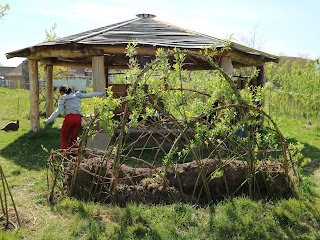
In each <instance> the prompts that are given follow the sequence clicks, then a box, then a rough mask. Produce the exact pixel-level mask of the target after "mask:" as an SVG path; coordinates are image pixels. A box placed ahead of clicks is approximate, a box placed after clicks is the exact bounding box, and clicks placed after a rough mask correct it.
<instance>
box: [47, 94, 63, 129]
mask: <svg viewBox="0 0 320 240" xmlns="http://www.w3.org/2000/svg"><path fill="white" fill-rule="evenodd" d="M64 102H65V99H64V98H62V99H60V100H59V101H58V108H57V109H56V111H54V112H53V113H52V114H51V116H50V117H49V118H48V119H46V120H44V123H45V124H49V123H51V122H53V120H54V119H55V118H56V117H58V116H59V115H60V113H61V112H62V111H63V109H64Z"/></svg>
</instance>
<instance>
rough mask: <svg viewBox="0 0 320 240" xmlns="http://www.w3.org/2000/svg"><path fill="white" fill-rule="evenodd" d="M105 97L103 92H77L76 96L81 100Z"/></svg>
mask: <svg viewBox="0 0 320 240" xmlns="http://www.w3.org/2000/svg"><path fill="white" fill-rule="evenodd" d="M103 95H104V93H103V92H91V93H81V92H76V96H77V97H79V98H91V97H101V96H103Z"/></svg>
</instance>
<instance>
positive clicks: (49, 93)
mask: <svg viewBox="0 0 320 240" xmlns="http://www.w3.org/2000/svg"><path fill="white" fill-rule="evenodd" d="M44 70H45V77H46V116H47V118H48V117H50V115H51V114H52V113H53V94H54V92H53V66H52V65H46V66H45V67H44Z"/></svg>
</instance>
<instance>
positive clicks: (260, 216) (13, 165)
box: [0, 88, 320, 240]
mask: <svg viewBox="0 0 320 240" xmlns="http://www.w3.org/2000/svg"><path fill="white" fill-rule="evenodd" d="M18 100H19V102H20V105H19V106H20V107H19V109H18V107H17V106H18ZM28 102H29V93H28V91H25V90H19V91H17V90H8V89H1V88H0V104H1V108H0V126H2V125H4V124H5V123H6V122H8V121H11V120H16V119H19V120H20V123H21V124H20V125H21V127H20V129H19V131H17V132H2V131H1V132H0V134H1V138H0V164H1V167H2V168H3V170H4V172H5V175H6V177H7V180H8V183H9V185H10V187H11V191H12V193H13V196H14V200H15V202H16V204H17V208H18V212H19V214H20V218H21V220H22V228H20V229H19V230H17V231H0V239H48V240H49V239H112V240H120V239H121V240H122V239H320V227H319V226H320V197H319V181H320V171H319V161H320V160H319V158H320V154H319V148H320V141H319V131H320V130H319V127H318V124H319V123H317V121H314V122H313V124H312V125H311V126H310V129H309V130H307V129H306V128H305V127H304V125H305V122H304V121H297V120H296V119H290V118H284V117H282V118H279V119H278V120H277V122H278V123H279V126H280V129H281V130H282V131H283V132H284V135H285V136H286V137H287V139H288V140H289V141H292V142H301V143H303V144H304V146H305V148H304V149H303V153H304V154H305V156H306V157H309V158H310V159H311V161H310V162H309V163H308V164H307V165H306V166H305V167H304V169H303V170H304V171H301V178H302V179H303V182H302V184H301V187H300V188H299V189H298V191H297V193H296V195H295V197H294V198H291V199H282V200H278V201H253V200H250V199H248V198H246V197H238V198H235V199H225V200H224V201H222V202H220V203H217V204H210V205H209V206H206V207H199V206H192V205H187V204H172V205H165V206H164V205H154V206H153V205H137V204H127V205H126V206H125V207H119V206H115V205H102V204H97V203H93V202H82V201H80V200H77V199H72V198H68V197H65V198H63V199H61V201H59V202H57V203H56V204H54V205H49V204H48V202H47V194H48V188H47V183H46V177H47V176H46V167H47V159H48V153H47V152H46V151H44V150H43V147H44V148H46V149H48V150H50V149H56V148H58V147H59V133H60V127H61V123H62V118H59V119H58V120H57V121H56V123H55V124H54V125H53V126H52V127H44V126H43V125H42V126H41V130H40V131H39V132H37V133H33V132H30V131H29V129H30V123H29V119H28V111H29V104H28ZM0 190H1V188H0ZM10 207H11V205H10ZM12 220H13V221H14V218H12ZM0 227H1V226H0Z"/></svg>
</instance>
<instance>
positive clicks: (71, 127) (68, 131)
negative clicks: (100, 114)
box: [60, 114, 81, 149]
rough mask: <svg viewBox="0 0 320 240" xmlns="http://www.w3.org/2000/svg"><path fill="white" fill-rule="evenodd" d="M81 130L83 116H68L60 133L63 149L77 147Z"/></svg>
mask: <svg viewBox="0 0 320 240" xmlns="http://www.w3.org/2000/svg"><path fill="white" fill-rule="evenodd" d="M80 128H81V116H80V115H79V114H68V115H66V116H65V117H64V121H63V124H62V128H61V133H60V144H61V149H67V148H70V147H75V148H76V147H77V145H76V141H77V137H78V135H79V132H80Z"/></svg>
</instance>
